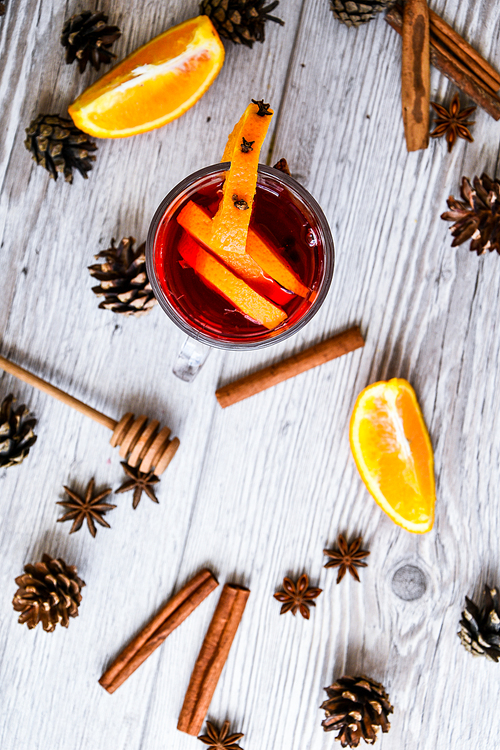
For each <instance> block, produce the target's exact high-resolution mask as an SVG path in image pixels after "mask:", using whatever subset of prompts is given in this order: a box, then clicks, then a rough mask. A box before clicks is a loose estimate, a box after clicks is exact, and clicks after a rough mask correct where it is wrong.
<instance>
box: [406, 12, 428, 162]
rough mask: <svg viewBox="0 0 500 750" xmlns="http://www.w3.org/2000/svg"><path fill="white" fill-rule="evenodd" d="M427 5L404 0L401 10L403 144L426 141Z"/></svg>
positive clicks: (424, 145)
mask: <svg viewBox="0 0 500 750" xmlns="http://www.w3.org/2000/svg"><path fill="white" fill-rule="evenodd" d="M430 86H431V78H430V53H429V9H428V7H427V0H406V3H405V6H404V11H403V57H402V74H401V97H402V102H403V123H404V128H405V138H406V148H407V149H408V151H418V150H419V149H424V148H427V146H428V145H429V103H430Z"/></svg>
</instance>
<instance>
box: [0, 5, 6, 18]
mask: <svg viewBox="0 0 500 750" xmlns="http://www.w3.org/2000/svg"><path fill="white" fill-rule="evenodd" d="M4 15H5V3H0V16H4Z"/></svg>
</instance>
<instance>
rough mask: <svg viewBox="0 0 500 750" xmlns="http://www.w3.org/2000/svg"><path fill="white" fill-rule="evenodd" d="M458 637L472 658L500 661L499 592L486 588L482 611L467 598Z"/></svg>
mask: <svg viewBox="0 0 500 750" xmlns="http://www.w3.org/2000/svg"><path fill="white" fill-rule="evenodd" d="M460 625H461V630H460V632H459V633H457V635H458V636H459V638H460V640H461V641H462V645H463V646H464V647H465V648H466V649H467V651H470V653H471V654H472V656H486V658H487V659H489V660H490V661H498V660H499V659H500V604H499V601H498V590H497V589H496V588H490V587H489V586H485V587H484V600H483V606H482V607H481V609H480V608H479V607H478V606H476V605H475V604H474V602H472V601H471V600H470V599H468V598H467V597H465V609H464V611H463V612H462V619H461V620H460Z"/></svg>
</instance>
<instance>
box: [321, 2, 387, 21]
mask: <svg viewBox="0 0 500 750" xmlns="http://www.w3.org/2000/svg"><path fill="white" fill-rule="evenodd" d="M395 2H396V0H361V2H357V1H356V2H354V1H353V0H330V6H331V9H332V12H333V15H334V16H335V18H337V19H338V20H339V21H341V22H342V23H345V25H346V26H361V24H362V23H368V21H371V20H372V18H375V16H376V15H377V13H380V11H382V10H384V8H389V7H390V6H391V5H394V3H395Z"/></svg>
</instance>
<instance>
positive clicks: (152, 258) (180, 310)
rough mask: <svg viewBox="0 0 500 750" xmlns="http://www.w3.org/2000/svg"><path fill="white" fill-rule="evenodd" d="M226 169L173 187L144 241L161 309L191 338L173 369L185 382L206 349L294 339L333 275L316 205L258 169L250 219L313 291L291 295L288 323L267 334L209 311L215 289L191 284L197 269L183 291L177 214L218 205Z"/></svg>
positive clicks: (288, 180) (235, 316) (327, 236)
mask: <svg viewBox="0 0 500 750" xmlns="http://www.w3.org/2000/svg"><path fill="white" fill-rule="evenodd" d="M228 169H229V164H228V163H222V164H214V165H212V166H209V167H204V168H203V169H201V170H199V171H198V172H195V173H194V174H192V175H189V177H186V178H185V179H184V180H182V182H180V183H179V184H178V185H177V186H176V187H174V188H173V189H172V190H171V191H170V192H169V194H168V195H167V196H166V197H165V198H164V199H163V201H162V202H161V204H160V205H159V206H158V209H157V210H156V212H155V214H154V216H153V219H152V221H151V224H150V227H149V231H148V236H147V241H146V267H147V272H148V277H149V280H150V283H151V286H152V289H153V292H154V294H155V297H156V299H157V300H158V302H159V304H160V307H161V308H162V310H163V311H164V312H165V313H166V314H167V315H168V317H169V318H170V319H171V320H172V321H173V322H174V323H175V324H176V325H177V326H178V327H179V328H180V329H181V330H182V331H184V332H185V333H186V334H187V335H188V337H189V338H188V339H187V340H186V342H185V343H184V346H183V348H182V349H181V352H180V354H179V357H178V359H177V362H176V364H175V366H174V372H175V374H176V375H178V377H180V378H181V379H183V380H186V381H191V380H193V379H194V377H195V376H196V374H197V372H198V371H199V369H200V368H201V366H202V365H203V363H204V361H205V360H206V357H207V355H208V353H209V352H210V350H211V347H216V348H220V349H230V350H252V349H261V348H263V347H266V346H271V345H272V344H277V343H278V342H280V341H284V340H285V339H287V338H289V337H290V336H293V334H295V333H297V331H299V330H300V329H301V328H303V327H304V326H305V325H306V324H307V323H308V322H309V321H310V320H311V318H312V317H313V316H314V315H315V314H316V313H317V311H318V310H319V308H320V307H321V305H322V303H323V301H324V299H325V297H326V295H327V293H328V290H329V288H330V284H331V280H332V276H333V270H334V264H335V251H334V244H333V238H332V235H331V231H330V227H329V226H328V222H327V220H326V218H325V215H324V214H323V211H322V210H321V208H320V206H319V205H318V203H317V202H316V201H315V200H314V198H313V197H312V196H311V195H310V193H308V191H307V190H305V188H304V187H302V185H300V184H299V183H298V182H297V181H296V180H294V179H293V178H292V177H290V176H288V175H287V174H285V173H284V172H281V171H280V170H278V169H274V168H273V167H267V166H264V165H262V164H259V169H258V177H257V194H256V198H255V203H254V210H253V216H252V221H253V220H254V218H255V217H257V218H259V217H260V219H261V220H262V221H261V224H262V226H261V227H259V225H257V229H258V230H259V231H260V229H262V231H263V232H264V234H266V232H268V234H269V237H270V238H271V237H272V238H273V244H274V245H275V246H276V247H277V248H278V249H281V250H282V251H283V257H284V259H285V260H286V261H287V262H289V263H290V264H291V265H293V263H294V261H295V269H294V270H295V271H296V272H297V273H298V275H299V276H300V275H301V274H300V273H299V272H298V271H297V264H298V266H300V267H301V268H302V271H303V273H304V275H305V276H306V277H307V278H302V280H303V282H304V283H305V284H306V286H308V287H310V289H311V291H310V293H309V295H308V296H307V297H306V298H302V297H299V296H298V295H291V298H292V299H293V301H292V302H291V303H290V304H289V306H288V308H285V309H286V310H287V313H288V317H287V319H286V320H285V321H284V322H283V323H282V324H280V325H279V326H277V327H276V328H275V329H273V330H267V329H264V328H263V327H261V326H259V325H257V324H252V323H251V322H247V321H245V319H244V317H243V316H242V315H241V313H236V312H235V311H234V309H233V311H232V312H231V311H230V310H229V309H222V308H221V309H220V310H218V311H217V310H215V308H214V312H213V313H212V312H211V305H210V303H211V302H212V303H215V301H216V297H213V296H211V295H217V292H215V291H212V290H210V289H207V288H205V287H204V284H203V282H202V281H201V280H200V281H199V282H198V281H197V280H196V279H194V276H195V274H194V272H193V274H192V275H193V280H192V281H191V282H190V283H191V285H192V286H191V287H185V286H183V284H185V279H184V282H183V281H182V279H183V276H182V273H183V272H182V267H183V264H182V258H181V256H180V255H179V253H178V250H177V244H178V239H179V236H180V234H182V232H183V231H184V230H182V228H181V227H180V226H179V225H178V223H177V218H176V217H177V216H178V214H179V212H180V211H181V209H182V208H183V207H184V206H185V205H186V203H187V202H188V201H190V200H192V199H194V200H195V202H201V203H202V204H203V201H205V204H206V205H208V204H209V203H210V201H212V203H213V201H214V200H215V204H216V202H217V200H218V197H217V196H219V197H220V191H221V188H222V184H223V181H224V176H225V172H226V171H227V170H228ZM264 209H265V210H264ZM212 210H214V209H213V208H212ZM259 211H260V213H259ZM264 220H265V224H264V223H262V222H263V221H264ZM285 294H286V293H285ZM219 297H220V295H219ZM218 302H219V307H220V306H221V305H222V306H224V305H225V306H226V308H228V303H227V302H224V301H222V302H221V299H219V301H218ZM229 307H230V306H229ZM288 311H289V312H288Z"/></svg>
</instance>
